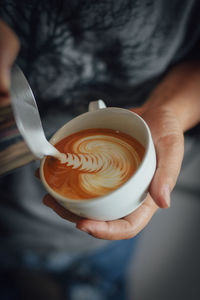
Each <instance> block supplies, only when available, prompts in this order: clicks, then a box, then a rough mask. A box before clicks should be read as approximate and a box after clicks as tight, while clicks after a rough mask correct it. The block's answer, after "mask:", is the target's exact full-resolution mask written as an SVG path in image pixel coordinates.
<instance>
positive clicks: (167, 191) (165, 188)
mask: <svg viewBox="0 0 200 300" xmlns="http://www.w3.org/2000/svg"><path fill="white" fill-rule="evenodd" d="M162 191H163V196H164V203H165V204H166V208H168V207H170V203H171V199H170V188H169V186H168V185H167V184H166V185H164V186H163V190H162Z"/></svg>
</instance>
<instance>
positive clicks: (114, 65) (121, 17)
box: [0, 0, 200, 253]
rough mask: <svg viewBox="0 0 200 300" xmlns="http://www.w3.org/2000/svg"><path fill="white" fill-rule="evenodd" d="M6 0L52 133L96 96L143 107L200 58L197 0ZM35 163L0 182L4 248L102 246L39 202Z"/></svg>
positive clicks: (22, 60) (2, 9)
mask: <svg viewBox="0 0 200 300" xmlns="http://www.w3.org/2000/svg"><path fill="white" fill-rule="evenodd" d="M1 3H2V4H1V6H0V16H1V17H2V18H3V19H4V20H5V21H6V22H7V23H8V24H9V25H10V26H11V27H12V28H13V29H14V30H15V32H16V33H17V35H18V36H19V38H20V41H21V51H20V54H19V57H18V59H17V61H18V64H19V65H20V66H21V68H22V69H23V71H24V72H25V74H26V76H27V77H28V79H29V81H30V84H31V87H32V89H33V92H34V94H35V96H36V99H37V102H38V104H39V107H40V111H41V113H42V116H43V118H44V119H43V122H44V124H45V129H46V132H47V134H51V133H52V132H53V131H55V130H56V129H57V128H58V127H57V126H58V125H59V126H60V125H61V124H62V123H65V121H66V120H67V119H68V118H70V117H73V115H74V114H76V113H78V112H79V111H81V110H82V109H83V110H84V109H86V105H87V103H88V102H89V101H91V100H94V99H98V98H102V99H104V100H105V102H106V104H107V105H115V106H127V105H138V104H141V103H143V102H144V101H145V100H146V99H147V97H148V95H149V93H150V92H151V90H152V89H153V88H154V87H155V86H156V84H157V83H158V82H159V81H160V80H161V79H162V77H163V76H164V75H165V73H166V72H167V70H168V69H169V68H170V67H171V66H173V65H175V64H177V63H179V62H182V61H184V60H189V59H198V58H199V53H200V52H198V51H199V49H200V47H199V38H200V22H199V20H200V18H199V14H200V13H199V12H200V3H199V1H197V0H196V1H195V0H190V1H187V0H173V1H166V0H159V1H158V0H132V1H131V0H117V1H116V0H115V1H114V0H105V1H91V0H85V1H81V0H75V1H74V0H71V1H9V0H7V1H2V2H1ZM72 111H73V112H72ZM65 113H66V117H65ZM52 116H53V117H52ZM31 168H32V169H31ZM34 168H35V166H29V167H25V168H23V169H21V170H19V171H17V172H15V173H13V174H11V175H9V176H8V177H4V178H3V179H1V189H2V192H1V203H0V205H1V208H0V220H1V221H0V222H1V228H2V233H1V237H0V245H1V246H0V247H1V248H3V249H7V248H8V249H10V251H12V249H18V250H21V249H23V250H26V249H29V250H31V249H34V251H38V252H45V253H46V252H47V251H55V250H57V249H58V250H60V251H69V252H73V253H75V252H79V251H80V250H81V251H82V249H83V248H84V249H85V250H87V249H92V248H93V247H97V246H100V245H103V243H104V242H103V241H98V240H95V239H93V238H91V237H89V236H87V235H86V234H84V233H80V232H79V231H78V230H76V229H74V226H73V225H71V224H69V223H68V222H66V221H63V220H61V219H60V218H59V217H58V216H56V215H55V214H53V213H52V212H51V211H50V210H48V209H47V208H45V207H44V206H43V205H42V204H41V197H42V194H43V193H44V191H43V190H41V188H40V187H39V186H38V185H39V183H36V182H35V179H33V174H32V172H33V169H34Z"/></svg>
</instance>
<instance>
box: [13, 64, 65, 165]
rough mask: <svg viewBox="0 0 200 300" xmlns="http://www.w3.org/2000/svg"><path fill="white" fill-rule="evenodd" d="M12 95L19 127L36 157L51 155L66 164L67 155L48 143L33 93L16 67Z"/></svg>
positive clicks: (14, 68)
mask: <svg viewBox="0 0 200 300" xmlns="http://www.w3.org/2000/svg"><path fill="white" fill-rule="evenodd" d="M10 94H11V104H12V107H13V112H14V116H15V120H16V123H17V127H18V129H19V131H20V133H21V135H22V136H23V138H24V140H25V142H26V143H27V145H28V147H29V148H30V150H31V152H32V153H33V154H34V156H35V157H36V158H39V159H41V158H43V157H44V156H46V155H50V156H54V157H56V158H57V159H59V160H60V161H61V162H62V163H65V162H66V155H65V154H64V153H61V152H59V151H58V150H57V149H56V148H55V147H54V146H53V145H52V144H50V143H49V142H48V141H47V139H46V137H45V134H44V130H43V127H42V123H41V120H40V115H39V111H38V108H37V104H36V101H35V98H34V95H33V92H32V90H31V88H30V86H29V84H28V81H27V80H26V78H25V76H24V74H23V72H22V71H21V69H20V68H19V67H18V66H16V65H15V66H14V67H13V69H12V72H11V90H10Z"/></svg>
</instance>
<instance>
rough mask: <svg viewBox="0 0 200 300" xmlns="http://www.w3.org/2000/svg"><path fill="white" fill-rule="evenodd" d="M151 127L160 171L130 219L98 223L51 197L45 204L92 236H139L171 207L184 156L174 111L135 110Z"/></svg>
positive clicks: (158, 109) (182, 142)
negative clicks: (76, 213)
mask: <svg viewBox="0 0 200 300" xmlns="http://www.w3.org/2000/svg"><path fill="white" fill-rule="evenodd" d="M132 110H133V111H135V112H137V113H138V114H139V115H141V116H142V117H143V118H144V120H145V121H146V122H147V124H148V125H149V127H150V130H151V133H152V137H153V140H154V144H155V149H156V155H157V168H156V172H155V175H154V177H153V180H152V182H151V185H150V188H149V194H148V196H147V198H146V199H145V201H144V202H143V203H142V204H141V205H140V207H139V208H137V209H136V210H135V211H133V212H132V213H131V214H129V215H128V216H125V217H124V218H122V219H119V220H114V221H94V220H89V219H84V218H81V217H78V216H76V215H74V214H72V213H71V212H69V211H68V210H66V209H65V208H63V207H62V206H60V205H59V204H58V203H57V202H56V200H54V199H53V198H52V197H51V196H50V195H46V196H45V197H44V199H43V202H44V204H45V205H47V206H48V207H50V208H52V209H53V210H54V211H55V212H56V213H57V214H58V215H59V216H60V217H62V218H64V219H66V220H68V221H71V222H74V223H76V227H77V228H78V229H80V230H82V231H85V232H88V233H89V234H90V235H92V236H94V237H96V238H101V239H109V240H119V239H128V238H131V237H134V236H135V235H137V233H139V232H140V231H141V230H142V229H143V228H144V227H145V226H146V225H147V224H148V222H149V221H150V219H151V217H152V216H153V214H154V213H155V212H156V210H157V209H158V207H161V208H167V207H169V206H170V192H171V191H172V189H173V188H174V186H175V183H176V180H177V177H178V174H179V172H180V167H181V163H182V158H183V152H184V139H183V130H182V129H181V126H180V124H179V122H178V119H177V117H176V115H175V114H174V113H173V111H172V110H170V109H167V108H166V106H165V107H158V108H153V109H152V108H150V109H149V108H148V106H145V105H144V106H143V107H141V108H137V109H132Z"/></svg>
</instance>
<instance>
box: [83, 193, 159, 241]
mask: <svg viewBox="0 0 200 300" xmlns="http://www.w3.org/2000/svg"><path fill="white" fill-rule="evenodd" d="M157 209H158V207H157V205H156V204H155V202H154V201H153V199H152V198H151V197H150V196H148V197H147V198H146V200H145V201H144V202H143V203H142V204H141V205H140V207H139V208H138V209H136V210H135V211H134V212H133V213H131V214H130V215H128V216H126V217H125V218H123V219H119V220H114V221H107V222H102V221H93V220H87V219H82V220H80V221H78V223H77V228H78V229H80V230H82V231H85V232H88V233H89V234H90V235H93V236H94V237H96V238H100V239H106V240H121V239H128V238H132V237H134V236H136V235H137V234H138V233H139V232H140V231H141V230H142V229H143V228H144V227H145V226H146V225H147V224H148V222H149V221H150V219H151V218H152V216H153V214H154V213H155V211H156V210H157Z"/></svg>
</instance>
